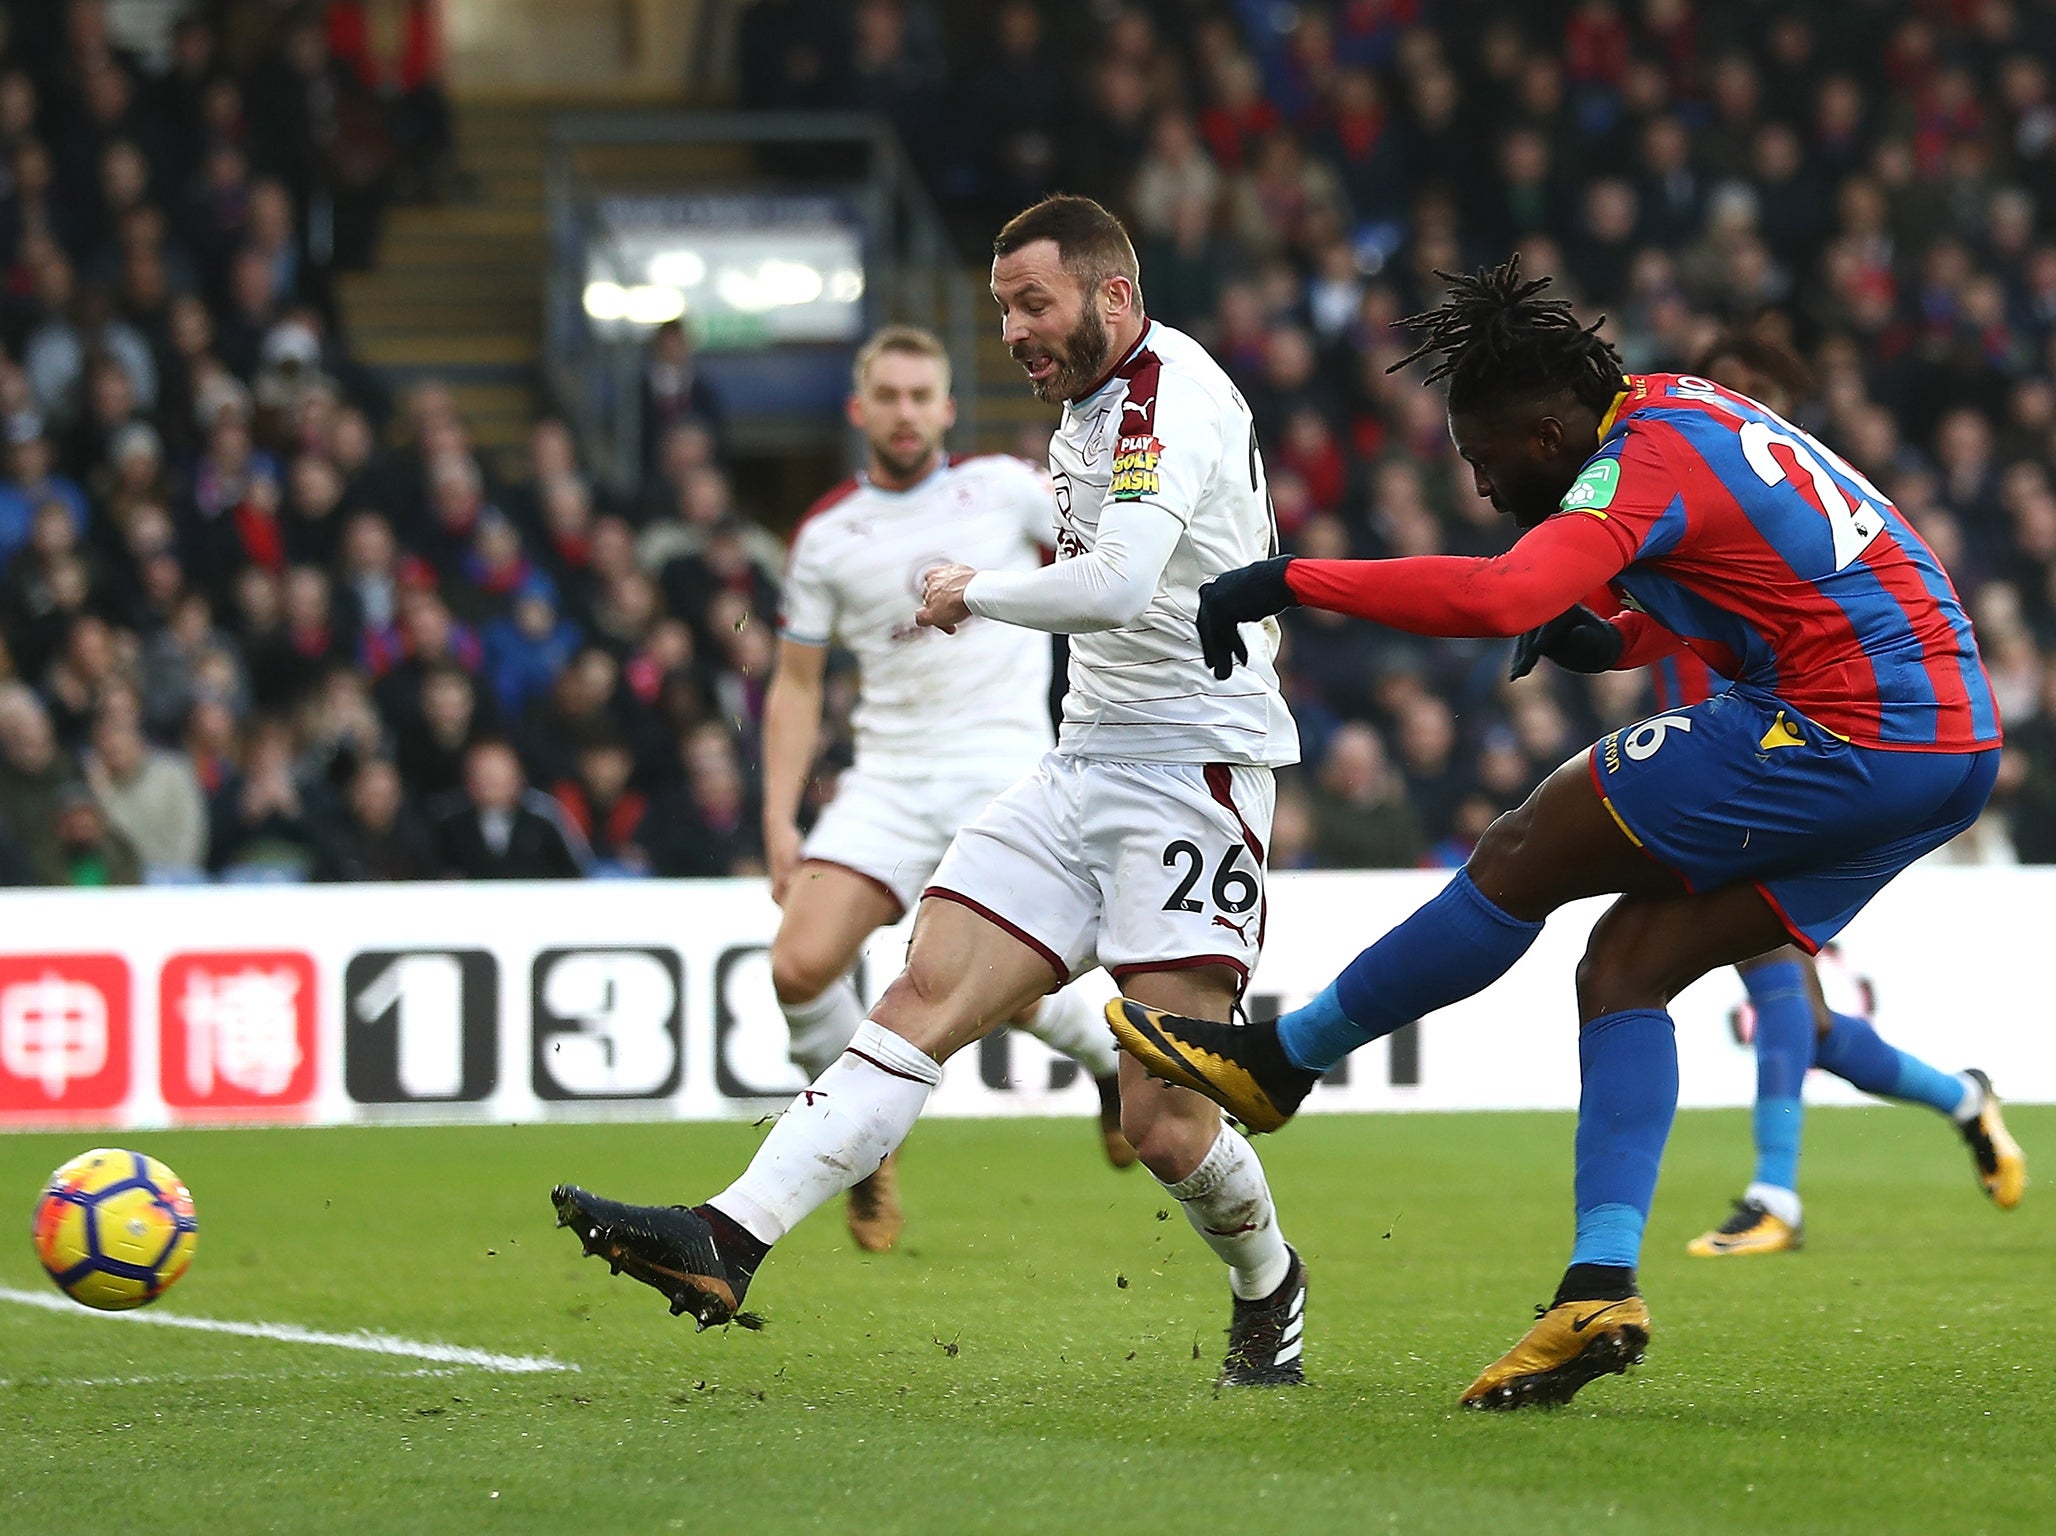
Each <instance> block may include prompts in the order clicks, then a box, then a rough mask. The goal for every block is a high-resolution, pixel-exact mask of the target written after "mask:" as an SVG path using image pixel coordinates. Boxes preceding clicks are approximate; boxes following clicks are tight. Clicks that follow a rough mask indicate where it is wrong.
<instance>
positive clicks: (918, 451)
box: [764, 326, 1135, 1253]
mask: <svg viewBox="0 0 2056 1536" xmlns="http://www.w3.org/2000/svg"><path fill="white" fill-rule="evenodd" d="M852 385H853V388H852V391H851V394H850V399H849V406H848V413H849V420H850V425H851V426H853V427H855V428H856V430H857V431H858V432H859V433H860V434H861V435H862V436H863V439H864V444H865V450H866V452H865V458H866V465H865V469H864V472H863V473H862V474H861V475H859V476H857V477H855V478H853V479H850V480H846V481H844V482H843V483H842V484H841V485H839V486H837V487H836V488H835V489H834V490H832V491H830V492H829V493H828V494H827V495H826V496H823V497H822V498H821V499H820V500H819V501H817V502H816V503H815V504H814V505H813V507H811V508H810V509H809V510H808V512H807V514H806V516H805V517H804V518H803V519H802V520H801V523H800V526H799V528H798V529H797V531H796V532H795V533H794V536H793V545H792V556H791V559H790V561H789V562H788V564H787V567H786V575H785V602H784V607H783V610H782V612H781V613H780V615H779V627H780V630H781V639H780V644H779V653H778V671H777V674H776V675H775V676H774V677H773V679H772V683H771V691H770V695H769V697H768V699H767V700H766V703H765V709H764V847H765V848H766V850H767V851H768V852H769V854H770V864H771V893H772V895H773V896H774V897H775V898H776V899H777V901H778V903H779V905H780V906H781V907H782V908H783V909H784V913H783V917H782V919H781V921H780V922H779V925H778V936H777V937H776V938H775V939H773V940H772V943H771V982H772V986H773V987H774V988H775V989H776V991H777V993H778V1005H779V1007H780V1008H781V1009H782V1010H783V1011H784V1013H785V1021H786V1025H787V1028H788V1029H789V1030H790V1032H791V1053H792V1059H793V1060H794V1061H795V1062H796V1063H797V1064H798V1065H799V1066H800V1067H801V1069H802V1070H804V1071H805V1072H806V1074H807V1077H808V1079H809V1080H812V1079H814V1078H817V1077H819V1076H820V1075H821V1074H822V1073H823V1072H826V1071H827V1070H828V1069H829V1067H831V1066H833V1065H834V1064H835V1059H836V1057H838V1056H840V1055H841V1054H842V1053H843V1050H844V1048H845V1047H846V1046H848V1045H849V1043H850V1037H851V1036H852V1035H854V1034H855V1033H856V1032H857V1026H858V1025H859V1024H861V1023H863V1022H864V1008H863V1004H862V1003H861V1002H859V1001H858V999H857V990H856V987H855V985H854V983H853V981H852V978H851V974H850V972H851V967H852V966H853V965H854V964H855V963H856V959H857V954H858V951H859V950H860V949H861V948H862V946H863V944H864V941H865V940H866V939H868V938H869V937H870V936H871V934H872V932H873V931H874V930H876V929H878V928H881V927H884V926H886V925H887V924H890V923H895V922H897V921H899V919H900V916H901V914H903V913H905V912H907V911H908V910H910V909H911V908H912V907H913V905H914V904H915V902H917V901H919V900H920V897H921V892H922V890H923V888H924V887H925V886H926V885H927V883H928V877H929V876H931V875H932V874H934V873H935V866H936V864H937V862H938V861H940V860H941V858H942V855H943V850H944V849H946V848H948V847H949V842H950V839H951V838H952V837H954V836H955V835H956V832H957V829H958V828H959V827H961V826H963V825H964V824H965V823H966V822H968V821H970V820H971V819H972V818H973V817H974V816H976V815H977V814H978V813H979V812H980V811H982V810H984V809H985V807H986V806H987V805H989V804H991V802H992V800H993V798H994V796H996V795H998V794H999V793H1000V791H1002V790H1004V789H1006V788H1007V787H1008V786H1009V785H1010V784H1012V783H1014V781H1015V780H1017V779H1019V778H1020V777H1021V776H1022V775H1023V774H1025V773H1027V772H1029V771H1030V770H1031V769H1032V768H1034V766H1035V764H1036V762H1037V761H1038V760H1039V759H1040V758H1041V757H1042V755H1043V754H1044V753H1045V752H1047V751H1048V750H1049V747H1050V739H1051V738H1050V725H1049V703H1048V700H1049V675H1050V648H1049V641H1048V639H1047V638H1046V637H1044V636H1042V635H1037V634H1034V633H1032V632H1031V631H1028V630H1022V629H1014V628H1011V627H1009V626H1007V625H1004V624H984V625H979V626H976V627H975V629H974V630H973V631H971V632H967V633H966V634H964V635H961V636H958V637H957V638H956V639H955V640H954V641H952V640H950V639H948V638H946V637H944V636H942V635H939V634H936V633H935V632H934V631H933V630H927V629H923V628H921V627H920V626H919V625H917V624H915V623H914V620H913V604H914V599H915V598H916V596H917V595H918V593H919V590H920V581H921V576H922V573H923V572H924V571H926V570H927V569H928V568H929V567H930V566H932V565H935V564H937V563H938V562H940V561H942V560H944V559H945V558H946V557H947V558H958V559H967V560H976V561H978V562H979V563H980V564H983V565H989V566H992V567H993V568H995V569H1000V570H1021V571H1028V570H1034V569H1036V568H1037V567H1039V566H1040V565H1041V564H1042V551H1043V547H1044V546H1045V545H1046V544H1047V543H1048V542H1049V540H1050V521H1049V483H1048V481H1047V480H1046V479H1045V478H1044V476H1043V474H1042V472H1041V471H1040V470H1036V469H1031V468H1030V467H1029V466H1028V465H1026V464H1023V463H1022V462H1021V461H1020V460H1019V459H1014V458H1008V457H1006V456H1004V455H1000V454H993V455H989V456H983V457H976V458H966V459H960V460H955V461H952V460H951V459H950V458H949V457H948V455H946V454H945V453H944V451H943V438H944V435H945V434H946V433H947V432H948V431H949V429H950V426H951V424H952V423H953V422H954V421H955V419H956V404H955V402H954V401H953V400H952V399H951V397H950V378H949V354H948V353H947V352H946V351H945V350H944V349H943V346H942V343H941V342H939V341H937V340H936V339H935V338H934V337H933V336H931V335H930V334H929V333H928V332H926V331H922V330H916V329H914V328H913V327H911V326H889V327H887V328H886V329H884V330H882V331H880V332H879V333H878V334H877V335H876V336H873V337H872V338H871V339H870V341H869V342H867V343H866V344H865V345H864V347H863V348H862V349H861V350H860V351H859V352H858V353H857V359H856V366H855V369H854V371H853V378H852ZM831 645H840V646H842V647H844V648H846V649H847V650H849V651H850V652H852V653H853V654H854V655H855V657H856V659H857V665H858V678H859V684H858V698H857V707H856V715H855V724H856V733H857V756H856V764H855V766H854V767H853V768H852V769H851V770H850V771H849V772H847V773H845V774H843V776H842V779H841V782H840V783H839V784H838V786H837V789H836V795H835V799H834V801H833V802H832V803H831V804H830V805H829V806H828V808H827V810H826V811H825V812H824V813H823V814H822V816H821V819H820V821H819V823H818V824H817V825H816V826H815V827H814V830H813V833H812V835H811V836H809V837H808V838H806V839H805V841H804V842H802V840H801V837H800V829H799V808H800V797H801V795H802V794H803V793H804V792H805V789H806V784H807V779H808V777H809V775H810V774H811V772H812V770H813V766H814V756H815V751H816V749H817V747H818V745H819V737H820V723H821V703H822V694H823V681H824V678H825V676H826V673H827V667H828V650H829V647H830V646H831ZM1014 1022H1015V1023H1016V1024H1017V1025H1019V1026H1020V1027H1021V1028H1023V1029H1026V1030H1028V1031H1030V1032H1031V1033H1033V1034H1035V1035H1038V1036H1040V1037H1041V1038H1042V1040H1044V1041H1045V1042H1046V1043H1047V1044H1048V1045H1050V1046H1051V1047H1053V1048H1054V1049H1056V1050H1058V1051H1061V1052H1063V1053H1064V1054H1066V1055H1068V1056H1070V1057H1072V1058H1073V1059H1075V1060H1076V1061H1077V1062H1078V1063H1079V1064H1080V1065H1081V1066H1083V1067H1084V1068H1085V1069H1086V1071H1087V1072H1089V1073H1090V1074H1091V1075H1092V1078H1093V1080H1094V1082H1095V1083H1096V1084H1097V1085H1098V1087H1099V1093H1100V1122H1101V1132H1102V1136H1103V1138H1104V1142H1105V1146H1106V1151H1107V1156H1108V1158H1109V1160H1110V1161H1112V1162H1113V1164H1114V1166H1115V1167H1117V1168H1125V1167H1127V1166H1129V1165H1130V1164H1132V1163H1133V1162H1134V1161H1135V1153H1134V1150H1133V1149H1132V1148H1131V1147H1130V1146H1129V1145H1128V1143H1127V1141H1126V1140H1125V1139H1124V1138H1123V1137H1122V1135H1121V1119H1120V1115H1121V1111H1120V1097H1119V1093H1118V1091H1117V1089H1116V1086H1115V1083H1116V1078H1115V1055H1114V1044H1113V1035H1112V1033H1111V1032H1110V1031H1109V1030H1108V1029H1107V1026H1106V1022H1105V1020H1104V1018H1103V1017H1102V1016H1101V1013H1100V1010H1099V1008H1098V1007H1097V1006H1096V1005H1095V1003H1094V1002H1093V1001H1092V1000H1091V999H1090V998H1086V997H1083V996H1081V995H1080V994H1079V992H1078V990H1077V989H1076V988H1066V989H1064V990H1063V991H1062V992H1059V993H1057V994H1056V995H1055V996H1053V997H1046V998H1043V999H1041V1000H1040V1001H1039V1002H1031V1003H1030V1004H1029V1005H1028V1007H1027V1008H1026V1009H1025V1010H1023V1012H1022V1013H1021V1014H1020V1015H1018V1016H1017V1017H1016V1018H1015V1021H1014ZM896 1157H897V1154H896V1153H895V1154H894V1157H889V1158H887V1159H886V1160H885V1162H884V1163H883V1164H881V1165H880V1166H879V1168H878V1170H877V1172H875V1173H872V1174H870V1175H868V1176H867V1177H865V1178H863V1179H860V1180H859V1181H858V1182H857V1183H856V1184H855V1185H853V1186H852V1187H851V1189H850V1192H849V1206H848V1213H847V1214H848V1219H849V1226H850V1233H851V1235H852V1236H853V1237H854V1238H855V1239H856V1241H857V1243H858V1245H859V1246H860V1247H862V1248H865V1249H867V1250H869V1251H871V1252H874V1253H875V1252H879V1251H881V1250H883V1249H886V1248H889V1247H891V1246H892V1244H893V1241H894V1240H895V1239H896V1238H897V1237H898V1235H899V1231H900V1227H901V1223H902V1217H901V1213H900V1204H899V1196H898V1191H897V1188H896V1184H895V1180H894V1178H893V1163H894V1161H895V1159H896Z"/></svg>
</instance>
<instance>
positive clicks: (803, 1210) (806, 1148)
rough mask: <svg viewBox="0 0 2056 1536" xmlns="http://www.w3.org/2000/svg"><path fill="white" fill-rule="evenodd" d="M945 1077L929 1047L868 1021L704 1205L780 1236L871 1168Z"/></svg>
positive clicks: (763, 1234) (769, 1236) (771, 1238)
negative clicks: (733, 1177)
mask: <svg viewBox="0 0 2056 1536" xmlns="http://www.w3.org/2000/svg"><path fill="white" fill-rule="evenodd" d="M941 1081H942V1068H941V1067H940V1066H939V1065H937V1063H936V1062H935V1060H934V1059H933V1058H932V1057H930V1056H929V1055H928V1054H927V1053H926V1052H925V1051H921V1050H918V1049H916V1048H915V1047H914V1046H912V1045H910V1044H908V1043H907V1042H906V1041H905V1040H902V1039H901V1038H900V1037H899V1036H898V1035H895V1034H894V1033H893V1032H892V1031H891V1030H889V1029H887V1028H885V1026H884V1025H882V1024H876V1023H873V1022H872V1021H871V1020H869V1019H866V1020H865V1021H864V1022H863V1023H862V1024H861V1025H859V1026H858V1028H857V1034H856V1038H855V1039H853V1040H852V1041H850V1044H849V1049H848V1050H847V1051H845V1052H844V1053H843V1054H842V1056H841V1057H840V1058H839V1059H838V1060H837V1061H836V1063H835V1065H834V1066H832V1067H830V1068H829V1069H828V1070H827V1071H826V1072H823V1073H822V1074H821V1076H820V1077H819V1079H817V1080H816V1081H815V1083H814V1085H813V1087H811V1088H804V1089H802V1090H800V1096H799V1097H798V1098H796V1099H794V1100H793V1101H792V1108H790V1109H788V1110H787V1111H786V1112H785V1113H784V1114H782V1115H780V1116H779V1117H778V1123H777V1124H775V1125H773V1126H772V1127H771V1134H770V1135H769V1136H766V1137H765V1138H764V1144H763V1145H762V1146H761V1147H759V1148H757V1155H756V1156H755V1157H753V1158H751V1159H750V1165H749V1167H747V1168H745V1169H744V1170H743V1175H742V1177H741V1178H739V1179H737V1180H736V1181H735V1182H734V1183H733V1184H731V1185H729V1186H728V1188H726V1189H724V1190H723V1191H721V1193H720V1194H718V1195H716V1196H715V1197H714V1198H713V1199H712V1200H711V1201H709V1202H708V1203H709V1204H711V1205H713V1206H714V1207H715V1208H716V1209H718V1210H719V1211H720V1212H721V1213H722V1214H723V1215H724V1216H727V1217H728V1218H729V1219H730V1220H731V1221H734V1222H735V1223H737V1224H738V1225H739V1226H741V1227H743V1228H744V1229H745V1230H747V1231H748V1232H749V1233H750V1235H751V1236H753V1237H755V1238H756V1239H757V1240H758V1241H759V1242H763V1243H775V1242H777V1241H778V1240H779V1239H780V1238H781V1237H783V1236H785V1234H786V1233H788V1232H790V1231H791V1230H792V1229H793V1228H794V1227H796V1226H798V1225H799V1224H800V1222H801V1221H803V1220H805V1219H806V1217H807V1216H808V1215H809V1214H810V1213H812V1212H813V1211H814V1210H816V1209H818V1208H819V1207H820V1206H823V1205H825V1204H827V1203H828V1202H829V1201H830V1200H833V1199H834V1198H835V1197H836V1196H837V1195H839V1194H841V1193H842V1192H843V1191H844V1190H846V1189H848V1188H849V1187H850V1186H851V1185H852V1184H854V1183H856V1182H857V1181H858V1180H859V1179H863V1178H868V1177H869V1176H870V1175H871V1174H873V1173H876V1172H877V1171H878V1165H879V1164H880V1163H882V1162H884V1161H885V1158H886V1154H887V1153H889V1152H891V1151H892V1149H893V1148H894V1147H896V1146H898V1145H899V1144H900V1143H901V1142H902V1141H904V1140H905V1139H906V1135H907V1132H908V1131H910V1130H912V1129H913V1128H914V1122H915V1121H916V1120H918V1119H919V1118H920V1117H921V1109H922V1106H923V1105H925V1104H926V1103H927V1102H928V1095H929V1093H930V1092H931V1091H932V1090H933V1089H934V1087H935V1085H936V1084H937V1083H939V1082H941Z"/></svg>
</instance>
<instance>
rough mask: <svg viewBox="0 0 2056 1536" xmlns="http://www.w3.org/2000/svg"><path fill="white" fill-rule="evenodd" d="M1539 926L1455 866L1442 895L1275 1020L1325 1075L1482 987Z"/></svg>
mask: <svg viewBox="0 0 2056 1536" xmlns="http://www.w3.org/2000/svg"><path fill="white" fill-rule="evenodd" d="M1541 931H1542V925H1541V924H1540V923H1525V922H1522V921H1521V920H1520V919H1518V918H1515V917H1510V916H1508V915H1507V914H1506V913H1505V912H1503V911H1501V910H1500V909H1499V907H1497V906H1496V905H1494V904H1493V903H1492V901H1491V900H1489V899H1488V898H1487V897H1486V896H1485V894H1484V893H1483V892H1482V891H1480V890H1479V889H1478V887H1477V886H1476V885H1475V884H1474V883H1473V882H1472V880H1471V877H1470V872H1469V871H1468V870H1459V871H1458V872H1457V876H1456V878H1455V879H1453V880H1451V881H1450V882H1449V884H1448V885H1446V886H1444V887H1443V888H1442V893H1441V894H1440V895H1439V896H1437V897H1436V898H1435V899H1434V900H1433V901H1431V902H1429V903H1428V904H1427V905H1426V906H1424V907H1422V908H1421V909H1420V910H1419V911H1418V912H1416V913H1414V915H1413V916H1412V917H1409V918H1408V919H1407V920H1406V921H1405V922H1403V923H1401V924H1400V925H1399V926H1398V927H1397V928H1394V929H1393V930H1392V931H1391V932H1390V933H1388V934H1386V935H1385V937H1383V938H1382V939H1380V940H1378V942H1377V943H1375V944H1373V945H1372V946H1371V947H1370V948H1369V949H1367V950H1365V951H1364V952H1363V953H1362V954H1360V955H1358V956H1357V957H1356V958H1355V959H1354V960H1352V961H1350V962H1349V965H1348V966H1347V967H1346V968H1345V969H1344V970H1343V972H1342V974H1341V975H1340V976H1337V977H1336V978H1335V980H1334V981H1332V982H1330V983H1329V984H1328V986H1327V987H1325V988H1324V989H1323V990H1322V992H1321V994H1320V996H1318V997H1316V998H1315V999H1314V1000H1313V1001H1312V1002H1310V1003H1308V1004H1307V1005H1306V1006H1305V1007H1304V1008H1297V1009H1294V1010H1293V1011H1292V1012H1290V1013H1287V1014H1284V1015H1282V1016H1281V1017H1280V1018H1279V1020H1278V1040H1279V1043H1280V1044H1281V1045H1283V1046H1284V1048H1285V1054H1286V1055H1287V1056H1288V1057H1290V1058H1291V1060H1292V1062H1293V1063H1294V1064H1295V1065H1296V1066H1300V1067H1304V1068H1307V1069H1309V1070H1312V1071H1316V1072H1325V1071H1326V1070H1327V1069H1328V1068H1330V1067H1332V1066H1334V1065H1335V1063H1336V1062H1338V1061H1340V1060H1341V1059H1342V1058H1343V1057H1345V1056H1347V1055H1348V1054H1349V1053H1350V1052H1351V1051H1353V1050H1355V1049H1356V1048H1357V1047H1358V1046H1360V1045H1367V1044H1369V1043H1370V1042H1371V1041H1373V1040H1376V1039H1378V1038H1380V1037H1381V1036H1384V1035H1389V1034H1391V1033H1392V1031H1394V1030H1395V1029H1398V1028H1400V1027H1401V1026H1402V1025H1405V1024H1410V1023H1412V1022H1413V1021H1414V1020H1415V1019H1418V1018H1420V1017H1421V1016H1422V1015H1424V1014H1429V1013H1433V1012H1434V1011H1435V1010H1436V1009H1437V1008H1446V1007H1447V1006H1449V1004H1451V1003H1454V1002H1458V1001H1461V1000H1462V999H1463V998H1466V997H1469V996H1471V995H1472V994H1473V993H1475V992H1481V991H1483V990H1484V989H1485V988H1486V987H1488V986H1490V985H1491V984H1492V983H1493V982H1495V981H1497V980H1498V979H1499V978H1500V977H1501V976H1504V975H1505V974H1506V973H1507V971H1508V970H1510V969H1511V968H1512V967H1513V963H1514V962H1515V961H1516V960H1518V959H1520V957H1521V956H1522V955H1524V954H1526V953H1527V952H1528V946H1529V945H1531V944H1533V943H1534V942H1535V935H1536V934H1538V933H1540V932H1541Z"/></svg>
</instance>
